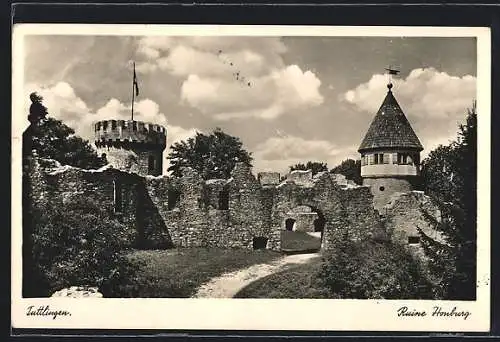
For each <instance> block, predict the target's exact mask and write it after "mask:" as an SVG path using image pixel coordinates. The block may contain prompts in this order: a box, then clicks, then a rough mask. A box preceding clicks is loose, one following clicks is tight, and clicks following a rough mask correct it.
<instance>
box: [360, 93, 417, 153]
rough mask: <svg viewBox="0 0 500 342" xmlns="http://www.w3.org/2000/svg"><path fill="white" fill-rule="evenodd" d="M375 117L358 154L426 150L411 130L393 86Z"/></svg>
mask: <svg viewBox="0 0 500 342" xmlns="http://www.w3.org/2000/svg"><path fill="white" fill-rule="evenodd" d="M387 87H388V88H389V91H388V92H387V95H386V97H385V99H384V102H383V103H382V105H381V106H380V109H379V110H378V112H377V115H375V118H374V119H373V121H372V123H371V125H370V128H368V132H366V135H365V138H364V139H363V141H362V142H361V145H360V146H359V149H358V152H360V153H361V152H362V151H366V150H371V149H378V148H405V149H406V148H408V149H416V150H418V151H422V150H423V149H424V148H423V146H422V144H421V143H420V140H418V137H417V135H416V134H415V132H414V131H413V128H411V125H410V122H409V121H408V119H407V118H406V116H405V115H404V113H403V110H402V109H401V107H400V106H399V104H398V101H396V98H395V97H394V95H393V94H392V91H391V88H392V84H389V85H388V86H387Z"/></svg>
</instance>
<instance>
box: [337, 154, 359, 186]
mask: <svg viewBox="0 0 500 342" xmlns="http://www.w3.org/2000/svg"><path fill="white" fill-rule="evenodd" d="M330 172H332V173H338V174H341V175H344V176H345V177H346V178H347V179H350V180H352V181H353V182H355V183H356V184H359V185H361V184H363V178H361V161H360V160H354V159H346V160H344V161H342V163H340V164H339V165H337V166H335V167H334V168H333V169H332V170H331V171H330Z"/></svg>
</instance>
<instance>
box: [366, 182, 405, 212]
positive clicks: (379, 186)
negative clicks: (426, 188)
mask: <svg viewBox="0 0 500 342" xmlns="http://www.w3.org/2000/svg"><path fill="white" fill-rule="evenodd" d="M363 185H367V186H369V187H370V189H371V192H372V194H373V205H374V207H375V208H376V209H381V208H383V207H384V206H385V205H386V204H387V203H388V202H389V200H390V199H391V197H392V195H393V194H395V193H399V192H409V191H412V190H413V186H412V183H411V182H410V180H409V179H407V178H389V177H387V178H383V177H381V178H363Z"/></svg>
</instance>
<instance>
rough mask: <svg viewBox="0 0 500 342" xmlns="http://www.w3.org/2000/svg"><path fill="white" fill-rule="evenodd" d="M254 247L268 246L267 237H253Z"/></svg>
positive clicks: (262, 247)
mask: <svg viewBox="0 0 500 342" xmlns="http://www.w3.org/2000/svg"><path fill="white" fill-rule="evenodd" d="M252 245H253V249H265V248H266V247H267V238H266V237H263V236H257V237H254V238H253V243H252Z"/></svg>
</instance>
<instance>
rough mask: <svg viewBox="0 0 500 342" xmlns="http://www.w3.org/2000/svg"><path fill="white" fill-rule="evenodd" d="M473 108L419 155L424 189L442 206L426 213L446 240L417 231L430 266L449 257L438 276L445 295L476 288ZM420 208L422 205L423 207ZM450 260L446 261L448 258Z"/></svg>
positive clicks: (464, 295)
mask: <svg viewBox="0 0 500 342" xmlns="http://www.w3.org/2000/svg"><path fill="white" fill-rule="evenodd" d="M476 167H477V112H476V104H475V102H474V103H473V106H472V108H470V109H468V111H467V118H466V121H465V124H461V125H460V126H459V131H458V136H457V139H456V140H455V141H453V142H452V143H451V144H450V145H448V146H439V147H438V148H437V149H435V150H434V151H432V152H431V153H430V154H429V156H428V157H427V158H426V159H425V160H424V161H423V172H422V173H423V177H424V189H425V191H426V192H427V193H428V194H429V195H431V196H432V197H434V198H435V199H436V202H437V203H438V204H439V206H440V208H441V212H442V216H443V218H442V220H441V221H438V220H436V219H435V218H434V217H432V216H430V215H426V216H425V217H426V219H427V221H428V222H429V223H431V224H432V225H433V226H434V227H435V229H436V230H438V231H440V232H441V233H442V234H443V235H444V237H445V239H446V241H447V244H446V245H442V244H438V243H434V242H433V241H432V239H430V240H429V239H427V237H426V236H424V235H425V234H423V232H421V235H422V236H423V239H422V240H423V241H424V242H426V243H425V244H424V248H425V251H426V254H427V255H428V256H430V264H431V267H432V268H434V269H437V270H439V269H443V268H444V266H443V265H442V264H443V263H450V262H451V263H452V268H451V270H450V271H449V272H450V275H448V276H446V277H444V278H443V280H442V282H443V286H444V287H445V288H446V290H447V292H446V297H447V298H450V299H474V298H475V290H476V218H477V212H476V203H477V193H476V189H477V171H476ZM423 212H424V213H425V211H424V210H423ZM450 260H451V261H450Z"/></svg>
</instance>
